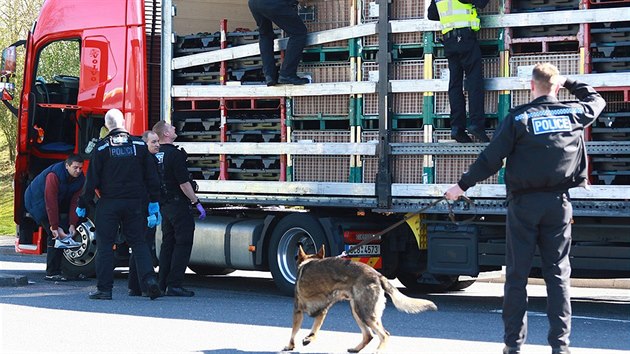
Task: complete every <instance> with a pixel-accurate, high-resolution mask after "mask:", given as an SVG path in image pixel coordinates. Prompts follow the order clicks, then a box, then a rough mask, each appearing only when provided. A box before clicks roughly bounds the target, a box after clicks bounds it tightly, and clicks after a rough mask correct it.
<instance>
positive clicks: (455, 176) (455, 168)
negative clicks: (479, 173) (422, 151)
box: [433, 130, 503, 184]
mask: <svg viewBox="0 0 630 354" xmlns="http://www.w3.org/2000/svg"><path fill="white" fill-rule="evenodd" d="M486 133H487V134H488V137H490V139H492V133H493V131H491V130H487V131H486ZM472 139H473V141H474V142H477V143H478V142H479V141H478V140H476V139H475V138H474V137H472ZM444 141H452V140H451V133H450V131H449V130H436V131H435V132H433V142H434V143H439V142H444ZM475 159H477V155H436V156H435V157H434V164H435V165H434V166H435V181H434V182H435V183H438V184H452V183H457V182H458V181H459V179H460V177H461V176H462V173H464V172H466V171H468V167H469V166H470V164H472V163H473V162H474V161H475ZM502 182H503V181H502V180H501V179H500V178H499V173H497V174H495V175H493V176H492V177H489V178H487V179H486V180H484V181H481V182H479V183H481V184H497V183H502Z"/></svg>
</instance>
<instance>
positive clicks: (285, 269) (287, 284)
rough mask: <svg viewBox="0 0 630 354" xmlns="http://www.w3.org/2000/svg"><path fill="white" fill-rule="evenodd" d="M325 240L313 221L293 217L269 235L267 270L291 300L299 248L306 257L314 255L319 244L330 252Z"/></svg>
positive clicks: (295, 215)
mask: <svg viewBox="0 0 630 354" xmlns="http://www.w3.org/2000/svg"><path fill="white" fill-rule="evenodd" d="M325 243H326V239H325V236H324V229H323V228H322V226H321V224H320V223H319V222H318V221H317V219H316V218H315V217H313V216H312V215H309V214H302V213H295V214H292V215H289V216H286V217H285V218H284V219H282V220H280V222H279V223H278V225H276V227H275V228H274V230H273V233H272V234H271V240H270V244H269V268H270V270H271V275H272V276H273V280H274V282H275V283H276V286H277V287H278V288H279V289H280V291H281V292H282V293H283V294H285V295H287V296H293V291H294V288H295V281H296V278H297V265H296V264H295V262H296V258H297V250H298V246H299V245H301V246H302V249H304V252H306V253H308V254H314V253H317V251H318V250H319V248H320V247H321V245H322V244H324V245H325V247H326V250H330V248H329V246H328V245H327V244H325Z"/></svg>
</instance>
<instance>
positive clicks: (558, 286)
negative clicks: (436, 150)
mask: <svg viewBox="0 0 630 354" xmlns="http://www.w3.org/2000/svg"><path fill="white" fill-rule="evenodd" d="M561 86H564V87H565V88H567V89H568V90H569V92H570V93H571V94H573V95H575V96H576V97H577V98H578V100H579V101H572V102H560V101H558V99H557V98H556V97H557V93H558V90H559V89H560V87H561ZM531 89H532V98H533V101H531V102H530V103H528V104H525V105H522V106H518V107H515V108H513V109H512V110H511V111H510V113H509V114H508V116H507V117H506V118H505V119H504V120H503V121H502V122H501V125H500V126H499V128H498V130H497V131H496V133H495V135H494V137H493V139H492V141H491V142H490V144H489V145H488V146H487V147H486V149H485V150H484V151H483V152H482V153H481V154H480V155H479V157H478V158H477V159H476V160H475V162H474V163H473V164H471V165H470V167H469V169H468V171H467V172H465V173H464V174H463V175H462V176H461V179H460V180H459V182H458V183H457V184H456V185H454V186H452V187H451V188H449V189H448V190H447V191H446V194H445V196H446V198H447V199H449V200H456V199H458V198H459V197H460V196H461V195H462V194H463V193H464V191H466V190H467V189H468V188H470V187H473V186H474V185H475V184H476V183H477V182H479V181H483V180H484V179H486V178H488V177H490V176H492V175H493V174H495V173H496V172H497V171H499V169H501V167H502V166H503V159H507V160H506V164H505V187H506V192H507V203H508V206H507V217H506V233H507V234H506V274H505V289H504V299H503V322H504V326H505V334H504V338H503V340H504V342H505V348H504V350H503V353H505V354H517V353H520V350H521V346H522V345H523V343H525V339H526V337H527V290H526V285H527V279H528V276H529V273H530V269H531V267H532V261H533V258H534V252H535V251H536V246H538V249H539V251H540V257H541V260H542V273H543V278H544V280H545V284H546V286H547V317H548V319H549V326H550V328H549V334H548V336H547V340H548V342H549V345H550V346H551V347H552V353H553V354H567V353H569V335H570V334H571V301H570V300H571V299H570V296H569V287H570V283H569V281H570V279H569V278H570V275H571V264H570V262H569V249H570V246H571V221H572V217H573V209H572V207H571V197H570V196H569V189H570V188H573V187H580V186H583V187H586V186H587V184H588V168H587V156H586V145H585V143H584V137H583V133H584V129H585V128H586V127H588V126H589V125H591V124H592V123H593V122H594V121H595V119H597V116H599V114H600V113H601V112H602V111H603V110H604V107H605V106H606V102H605V101H604V99H603V98H602V96H600V95H599V94H598V93H597V92H596V91H595V90H594V89H593V88H592V87H590V86H588V85H587V84H585V83H581V82H578V81H575V80H571V79H567V78H565V77H563V76H560V73H559V72H558V69H557V68H556V67H555V66H553V65H551V64H549V63H544V64H537V65H536V66H535V67H534V69H533V72H532V80H531Z"/></svg>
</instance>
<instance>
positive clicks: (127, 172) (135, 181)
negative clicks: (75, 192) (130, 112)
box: [79, 129, 160, 208]
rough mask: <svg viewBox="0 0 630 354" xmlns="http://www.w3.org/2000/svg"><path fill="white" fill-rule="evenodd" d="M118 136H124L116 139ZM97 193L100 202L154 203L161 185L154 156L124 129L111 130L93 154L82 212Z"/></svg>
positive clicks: (143, 143)
mask: <svg viewBox="0 0 630 354" xmlns="http://www.w3.org/2000/svg"><path fill="white" fill-rule="evenodd" d="M117 136H121V137H123V136H126V141H125V139H124V138H122V139H116V138H115V137H117ZM96 189H98V190H99V192H100V195H101V198H108V199H143V200H145V199H146V198H147V194H148V196H149V201H151V202H157V201H158V199H159V196H160V181H159V179H158V171H157V168H156V165H155V159H154V157H153V155H151V153H150V152H149V150H148V149H147V145H146V144H145V142H144V141H142V139H139V138H137V137H134V136H131V135H129V133H127V132H126V131H125V130H124V129H114V130H112V131H111V132H109V134H107V136H106V137H105V138H103V139H101V140H100V141H99V142H98V143H96V146H95V147H94V151H93V152H92V156H91V158H90V166H89V167H88V171H87V176H86V181H85V187H84V189H83V194H82V196H81V198H80V199H79V206H80V207H82V208H85V207H86V206H88V205H89V204H90V203H91V202H92V200H93V199H94V194H95V190H96Z"/></svg>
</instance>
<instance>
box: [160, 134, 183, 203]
mask: <svg viewBox="0 0 630 354" xmlns="http://www.w3.org/2000/svg"><path fill="white" fill-rule="evenodd" d="M155 157H156V158H157V161H158V165H159V166H160V169H161V171H162V176H161V177H162V184H163V187H162V194H163V195H162V199H163V201H165V202H168V201H170V200H173V199H179V200H188V198H187V197H186V195H185V194H184V192H183V191H182V189H181V188H180V186H179V185H180V184H182V183H186V182H190V174H189V173H188V168H187V167H186V160H187V159H188V154H186V151H184V150H183V149H178V148H177V147H176V146H175V145H173V144H160V152H158V153H157V154H155Z"/></svg>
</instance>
